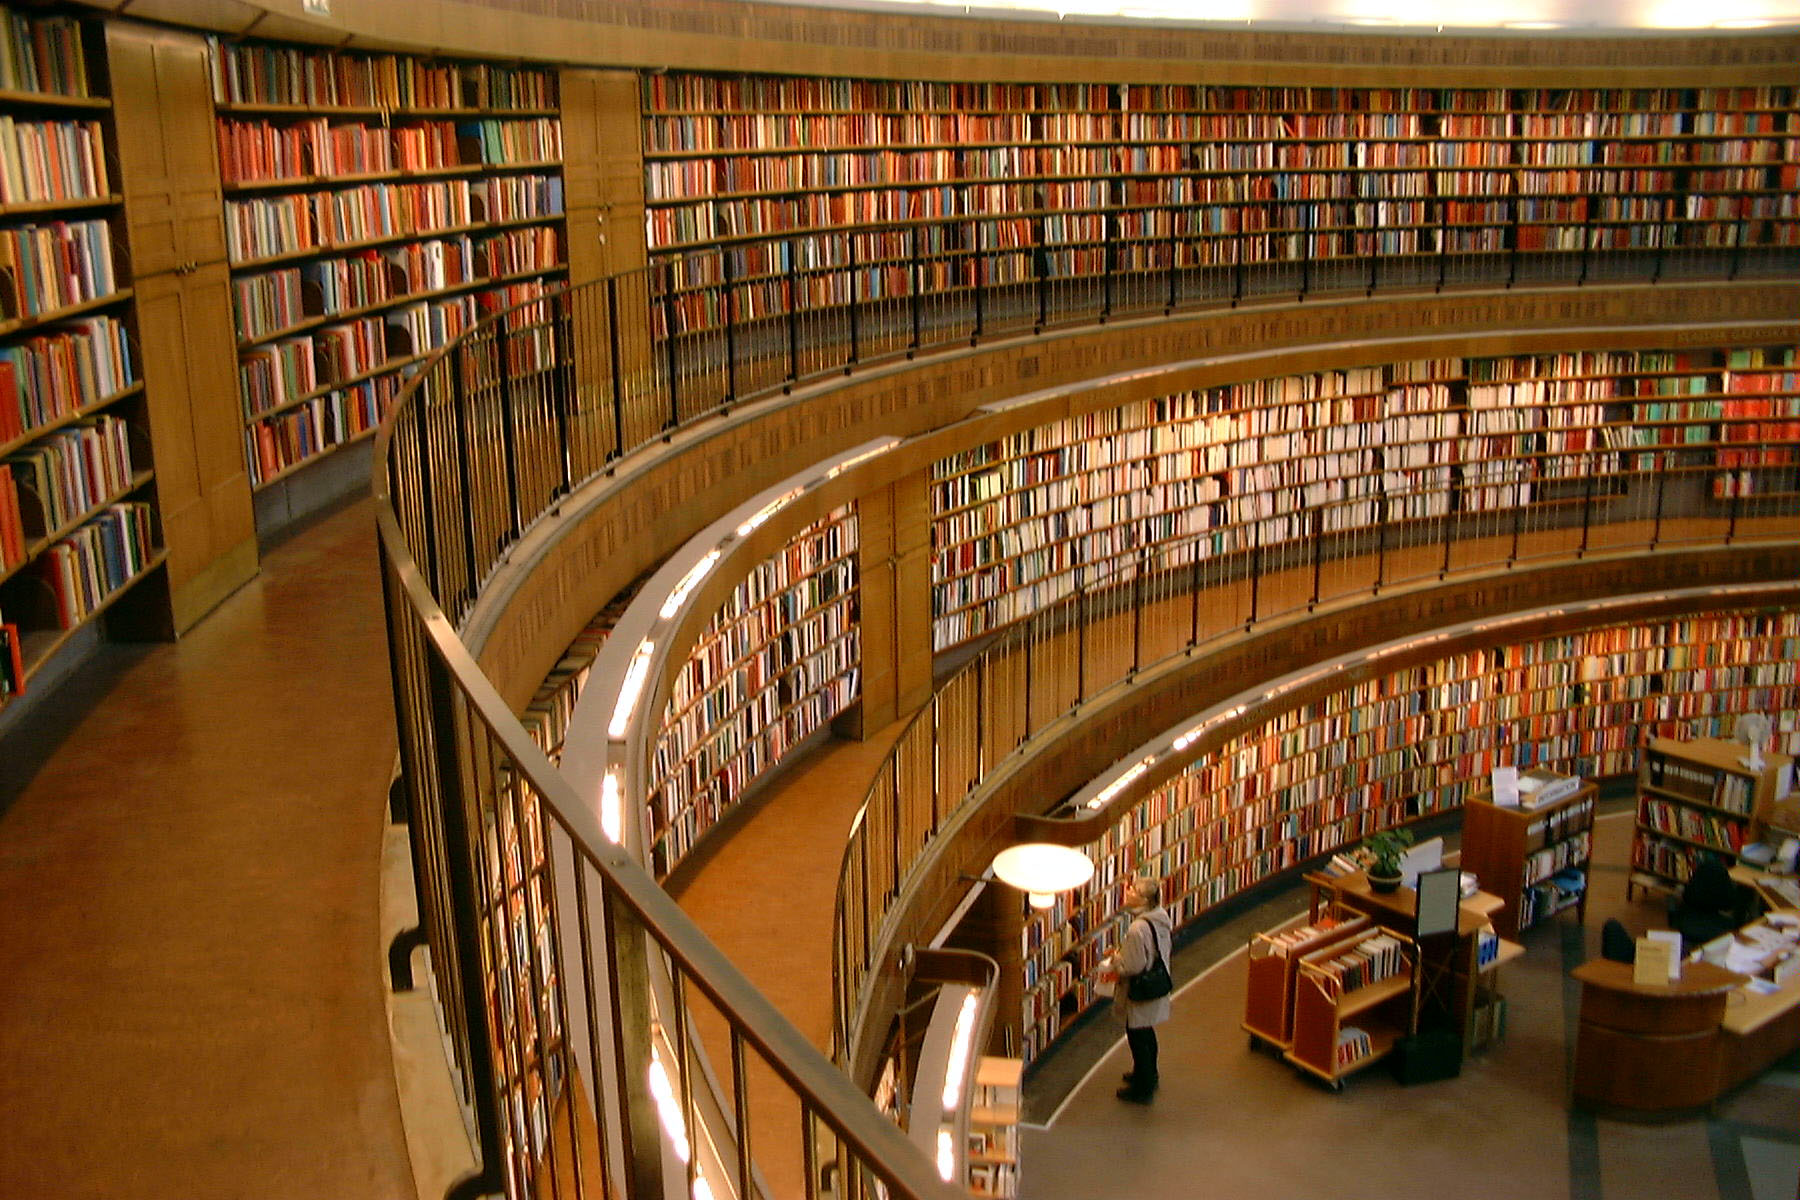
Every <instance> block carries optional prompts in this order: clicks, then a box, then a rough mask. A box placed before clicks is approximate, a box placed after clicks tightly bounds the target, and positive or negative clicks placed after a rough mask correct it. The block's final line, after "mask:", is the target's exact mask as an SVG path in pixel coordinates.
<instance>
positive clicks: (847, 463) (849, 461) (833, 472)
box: [825, 438, 902, 479]
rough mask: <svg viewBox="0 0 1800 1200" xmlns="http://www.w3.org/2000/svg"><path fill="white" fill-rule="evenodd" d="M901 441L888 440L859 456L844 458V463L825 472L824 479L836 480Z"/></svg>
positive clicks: (896, 439) (884, 452) (895, 439)
mask: <svg viewBox="0 0 1800 1200" xmlns="http://www.w3.org/2000/svg"><path fill="white" fill-rule="evenodd" d="M901 441H902V439H900V438H889V439H888V440H887V441H885V442H883V443H881V444H880V445H879V446H872V447H870V448H869V449H867V450H864V451H863V452H862V453H861V454H852V455H851V456H850V457H849V458H846V459H845V460H844V461H842V462H840V463H838V464H837V465H836V466H835V467H832V468H831V469H830V470H829V471H827V472H825V478H827V479H836V478H837V477H838V476H839V475H842V474H843V473H844V472H845V471H848V470H849V469H850V468H851V467H854V466H857V465H858V464H860V463H866V462H868V461H869V460H870V459H871V458H876V457H878V456H880V455H883V454H886V453H887V452H888V451H889V450H892V449H893V448H894V447H895V446H898V445H899V444H900V442H901Z"/></svg>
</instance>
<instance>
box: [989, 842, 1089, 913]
mask: <svg viewBox="0 0 1800 1200" xmlns="http://www.w3.org/2000/svg"><path fill="white" fill-rule="evenodd" d="M994 876H995V878H997V879H999V880H1000V882H1002V883H1009V884H1011V885H1012V886H1013V887H1016V888H1018V889H1019V890H1020V891H1022V892H1029V893H1030V896H1031V906H1032V907H1033V908H1049V907H1050V906H1051V905H1052V904H1054V903H1055V902H1056V893H1058V892H1066V891H1068V890H1070V889H1071V888H1078V887H1080V886H1081V885H1082V884H1084V883H1086V882H1087V881H1088V880H1090V879H1092V878H1093V877H1094V863H1093V860H1092V859H1090V858H1088V856H1087V855H1085V854H1083V853H1082V852H1081V851H1079V850H1077V849H1075V848H1074V847H1073V846H1057V845H1053V844H1051V843H1049V842H1026V843H1024V844H1023V845H1019V846H1009V847H1007V848H1006V849H1005V850H1002V851H1001V852H1000V853H998V854H996V855H994Z"/></svg>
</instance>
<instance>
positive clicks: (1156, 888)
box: [1131, 875, 1162, 908]
mask: <svg viewBox="0 0 1800 1200" xmlns="http://www.w3.org/2000/svg"><path fill="white" fill-rule="evenodd" d="M1131 894H1132V895H1133V896H1135V897H1137V898H1138V899H1139V900H1140V901H1142V902H1143V903H1144V904H1145V905H1146V906H1147V907H1150V908H1155V907H1156V906H1157V905H1158V904H1161V903H1162V880H1160V879H1156V878H1154V877H1152V876H1149V875H1138V876H1135V877H1134V878H1133V879H1132V881H1131Z"/></svg>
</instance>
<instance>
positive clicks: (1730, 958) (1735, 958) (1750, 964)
mask: <svg viewBox="0 0 1800 1200" xmlns="http://www.w3.org/2000/svg"><path fill="white" fill-rule="evenodd" d="M1768 961H1769V952H1768V951H1767V950H1764V949H1762V948H1760V947H1757V946H1749V945H1745V944H1744V943H1743V942H1733V943H1732V944H1731V948H1730V949H1729V950H1727V951H1725V969H1726V970H1727V971H1736V972H1737V973H1738V974H1739V975H1754V974H1756V973H1757V972H1758V971H1760V970H1762V969H1763V964H1764V963H1766V962H1768Z"/></svg>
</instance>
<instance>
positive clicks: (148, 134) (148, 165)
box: [106, 21, 257, 631]
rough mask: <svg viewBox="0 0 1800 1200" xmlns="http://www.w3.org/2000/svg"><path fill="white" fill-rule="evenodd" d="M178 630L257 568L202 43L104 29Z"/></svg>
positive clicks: (136, 29)
mask: <svg viewBox="0 0 1800 1200" xmlns="http://www.w3.org/2000/svg"><path fill="white" fill-rule="evenodd" d="M106 36H107V52H108V55H109V56H110V60H111V66H112V72H113V107H114V119H115V120H116V122H117V126H118V134H119V159H120V162H119V175H120V186H121V188H122V190H123V192H124V195H125V200H126V221H127V229H126V237H127V244H128V246H129V248H130V254H131V262H132V271H133V275H134V286H135V287H136V289H137V297H138V303H137V340H138V347H139V355H140V359H141V365H142V369H143V375H144V385H145V390H146V392H147V394H148V397H149V400H148V404H149V413H150V440H151V447H152V453H153V455H154V458H155V463H156V492H157V505H158V508H159V510H160V512H161V515H162V522H163V539H164V543H165V544H166V545H167V546H168V550H169V590H170V597H171V603H172V606H173V608H174V618H175V628H176V629H177V630H178V631H179V630H185V629H187V628H189V627H190V626H192V625H193V624H194V622H196V621H198V620H199V619H200V618H201V617H202V616H204V615H205V614H206V613H207V612H209V611H211V609H212V608H213V606H214V605H216V604H217V603H218V602H219V601H220V600H222V599H223V598H224V597H225V596H227V595H229V594H230V593H231V592H232V591H233V590H235V589H236V588H237V587H238V586H239V585H240V584H242V583H243V582H244V581H245V580H246V579H248V578H250V577H251V576H252V575H254V574H255V573H256V570H257V552H256V518H255V512H254V509H253V508H252V505H251V500H250V480H249V474H248V471H247V470H246V468H245V459H244V444H243V422H242V419H241V416H240V410H239V401H238V388H237V375H236V366H237V335H236V332H235V326H234V324H233V321H232V312H231V279H230V273H229V271H228V269H227V267H226V264H225V233H224V222H223V218H222V216H221V212H222V201H221V195H220V189H219V169H218V149H217V147H218V142H217V130H216V128H215V124H214V115H213V108H212V101H211V83H210V79H209V76H208V72H207V63H206V46H205V43H204V42H203V41H202V40H201V39H200V38H199V37H197V36H195V35H193V34H187V33H181V32H178V31H175V30H168V29H153V28H149V27H145V26H139V25H135V24H132V23H130V22H123V21H113V22H109V23H108V25H107V27H106Z"/></svg>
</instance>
